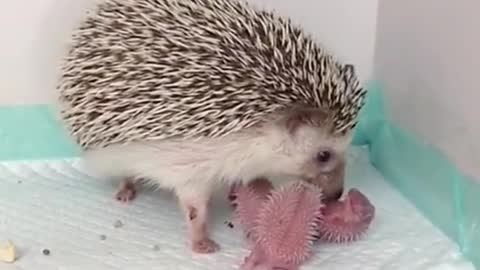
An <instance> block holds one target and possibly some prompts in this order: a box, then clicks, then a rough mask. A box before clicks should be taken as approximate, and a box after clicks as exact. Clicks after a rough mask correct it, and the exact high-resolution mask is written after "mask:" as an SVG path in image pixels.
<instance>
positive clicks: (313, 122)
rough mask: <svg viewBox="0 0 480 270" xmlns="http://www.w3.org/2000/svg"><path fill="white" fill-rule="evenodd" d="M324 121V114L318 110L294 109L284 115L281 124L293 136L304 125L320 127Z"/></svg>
mask: <svg viewBox="0 0 480 270" xmlns="http://www.w3.org/2000/svg"><path fill="white" fill-rule="evenodd" d="M325 120H326V113H325V112H324V111H323V110H320V109H310V108H294V109H291V110H289V111H288V112H286V113H285V115H284V117H283V118H282V120H281V122H282V125H283V126H284V127H285V128H286V129H287V131H288V132H289V133H290V134H292V135H294V134H295V133H296V132H297V131H298V129H299V128H300V127H302V126H304V125H310V126H321V125H322V124H323V123H324V122H325Z"/></svg>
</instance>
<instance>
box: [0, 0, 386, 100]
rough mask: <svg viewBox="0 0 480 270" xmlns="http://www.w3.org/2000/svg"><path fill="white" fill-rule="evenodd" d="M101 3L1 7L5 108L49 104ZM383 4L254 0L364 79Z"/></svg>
mask: <svg viewBox="0 0 480 270" xmlns="http://www.w3.org/2000/svg"><path fill="white" fill-rule="evenodd" d="M95 1H98V0H10V1H7V0H5V1H2V2H1V3H0V39H1V42H0V105H12V104H32V103H49V102H50V101H51V98H52V94H53V93H54V92H53V91H54V84H55V76H56V70H55V69H56V67H57V61H58V60H59V59H60V57H61V56H62V54H63V53H64V52H63V50H64V48H65V47H64V43H65V41H67V40H68V35H69V32H70V30H71V29H72V28H73V27H74V26H75V23H76V22H77V21H78V20H79V19H80V18H81V16H82V14H83V13H84V12H85V10H86V8H88V7H90V6H91V5H92V3H94V2H95ZM377 1H378V0H362V1H357V0H296V1H292V0H250V2H255V3H258V4H260V5H261V6H266V7H268V8H271V7H276V8H277V9H278V11H279V12H280V13H282V14H286V15H291V17H292V18H293V19H294V21H297V22H300V23H301V24H302V25H304V26H305V28H307V30H308V31H310V32H312V33H313V34H315V35H316V36H317V37H318V38H319V40H321V41H322V42H324V43H325V44H326V45H327V46H329V47H331V48H332V50H334V52H336V53H337V54H338V55H339V56H340V57H342V58H344V59H345V61H348V62H351V63H354V64H356V65H357V67H358V70H359V73H360V75H361V77H362V79H366V78H368V76H369V75H370V71H371V68H372V64H373V52H374V50H373V46H374V39H375V23H376V10H377Z"/></svg>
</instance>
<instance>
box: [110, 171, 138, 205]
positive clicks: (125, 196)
mask: <svg viewBox="0 0 480 270" xmlns="http://www.w3.org/2000/svg"><path fill="white" fill-rule="evenodd" d="M137 182H138V179H137V178H134V177H128V178H127V179H125V180H123V181H122V182H121V183H120V186H119V187H118V190H117V192H116V193H115V199H117V200H118V201H121V202H129V201H131V200H133V199H135V196H136V195H137V188H136V187H135V185H136V183H137Z"/></svg>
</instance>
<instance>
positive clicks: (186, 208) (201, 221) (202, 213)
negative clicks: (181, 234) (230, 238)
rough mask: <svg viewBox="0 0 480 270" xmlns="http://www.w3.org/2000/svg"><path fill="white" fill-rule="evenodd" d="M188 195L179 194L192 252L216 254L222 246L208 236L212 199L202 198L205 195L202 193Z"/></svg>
mask: <svg viewBox="0 0 480 270" xmlns="http://www.w3.org/2000/svg"><path fill="white" fill-rule="evenodd" d="M195 193H196V192H195ZM187 194H188V193H181V192H180V193H179V192H177V196H178V199H179V201H180V206H181V208H182V210H183V213H184V214H185V218H186V222H187V228H188V234H189V240H190V242H191V245H192V250H193V251H194V252H196V253H214V252H216V251H218V250H219V249H220V246H219V245H218V244H217V243H216V242H215V241H213V240H212V239H210V237H209V235H208V234H209V233H208V229H207V223H208V207H209V200H210V197H209V196H201V195H203V194H201V193H196V194H195V196H189V195H187ZM199 195H200V196H199Z"/></svg>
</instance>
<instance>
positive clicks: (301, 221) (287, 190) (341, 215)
mask: <svg viewBox="0 0 480 270" xmlns="http://www.w3.org/2000/svg"><path fill="white" fill-rule="evenodd" d="M229 199H230V200H231V202H232V205H233V206H234V208H235V218H236V221H237V222H238V223H239V224H240V225H241V226H242V228H243V229H244V231H245V232H246V235H247V239H248V242H249V244H250V245H251V248H252V251H251V253H250V255H249V256H247V258H246V259H245V262H244V263H243V265H242V269H244V270H253V269H255V268H256V267H257V266H260V265H261V266H264V267H266V269H268V270H274V269H275V270H297V269H299V266H300V265H301V264H302V263H303V262H305V261H306V260H307V259H308V258H309V257H310V256H311V255H312V250H313V244H314V242H315V241H316V240H318V239H321V240H324V241H328V242H347V241H353V240H357V239H358V238H359V237H360V236H361V235H362V234H363V233H364V232H365V231H366V230H367V229H368V227H369V225H370V223H371V221H372V219H373V216H374V214H375V208H374V206H373V205H372V204H371V203H370V202H369V200H368V199H367V198H366V197H365V195H363V194H362V193H361V192H360V191H358V190H357V189H351V190H350V191H349V192H348V193H347V194H346V197H345V199H344V200H343V201H333V202H326V203H325V202H323V194H322V191H321V189H319V188H317V187H316V186H313V185H310V184H307V183H305V182H302V181H300V182H295V183H292V184H290V185H287V186H284V187H281V188H280V189H279V190H274V189H273V186H272V184H271V183H270V182H269V181H268V180H265V179H258V180H255V181H253V182H251V183H250V184H249V185H247V186H240V185H237V186H234V187H232V189H231V192H230V196H229Z"/></svg>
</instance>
